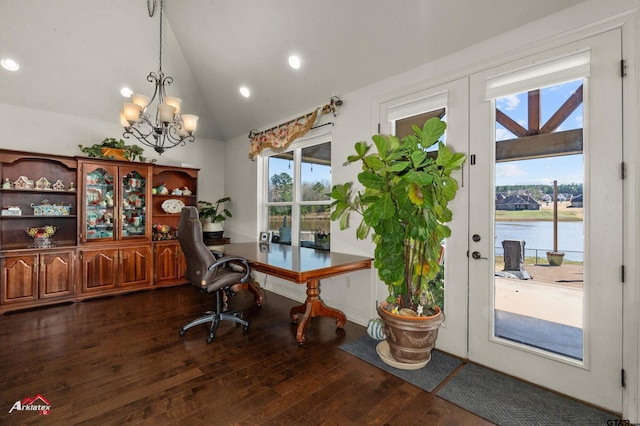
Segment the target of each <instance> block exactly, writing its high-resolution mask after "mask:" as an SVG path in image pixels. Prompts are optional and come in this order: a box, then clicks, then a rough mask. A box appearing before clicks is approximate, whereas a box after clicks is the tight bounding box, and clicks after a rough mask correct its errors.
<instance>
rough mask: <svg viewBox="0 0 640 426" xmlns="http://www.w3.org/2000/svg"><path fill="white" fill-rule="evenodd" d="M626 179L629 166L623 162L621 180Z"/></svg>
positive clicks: (621, 164)
mask: <svg viewBox="0 0 640 426" xmlns="http://www.w3.org/2000/svg"><path fill="white" fill-rule="evenodd" d="M626 177H627V165H626V164H625V162H624V161H623V162H622V163H620V178H621V179H622V180H625V179H626Z"/></svg>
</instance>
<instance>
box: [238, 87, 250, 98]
mask: <svg viewBox="0 0 640 426" xmlns="http://www.w3.org/2000/svg"><path fill="white" fill-rule="evenodd" d="M240 94H241V95H242V96H244V97H245V98H248V97H249V96H251V90H249V88H248V87H247V86H242V87H241V88H240Z"/></svg>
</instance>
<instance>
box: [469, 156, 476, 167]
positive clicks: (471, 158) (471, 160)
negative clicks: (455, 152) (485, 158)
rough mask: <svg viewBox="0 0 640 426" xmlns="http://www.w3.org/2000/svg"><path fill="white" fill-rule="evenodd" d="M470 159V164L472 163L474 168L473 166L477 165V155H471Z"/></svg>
mask: <svg viewBox="0 0 640 426" xmlns="http://www.w3.org/2000/svg"><path fill="white" fill-rule="evenodd" d="M469 158H470V163H471V165H472V166H473V165H475V164H476V155H475V154H471V155H470V156H469Z"/></svg>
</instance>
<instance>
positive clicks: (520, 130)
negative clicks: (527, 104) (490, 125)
mask: <svg viewBox="0 0 640 426" xmlns="http://www.w3.org/2000/svg"><path fill="white" fill-rule="evenodd" d="M496 121H497V122H498V123H500V124H502V125H503V126H504V128H505V129H507V130H508V131H510V132H511V133H513V134H514V135H516V136H517V137H519V138H521V137H524V136H528V135H529V132H528V131H527V129H525V128H524V127H522V126H521V125H519V124H518V123H516V122H515V121H514V120H513V119H512V118H511V117H509V116H508V115H507V114H505V113H504V112H502V111H500V110H499V109H497V108H496Z"/></svg>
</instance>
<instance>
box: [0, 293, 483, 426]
mask: <svg viewBox="0 0 640 426" xmlns="http://www.w3.org/2000/svg"><path fill="white" fill-rule="evenodd" d="M212 304H213V296H211V295H202V294H200V293H198V292H197V291H196V290H195V289H193V288H192V287H191V286H188V285H187V286H181V287H174V288H167V289H159V290H156V291H150V292H139V293H133V294H128V295H122V296H116V297H108V298H102V299H95V300H90V301H85V302H80V303H75V304H67V305H59V306H52V307H48V308H42V309H36V310H30V311H23V312H16V313H9V314H6V315H2V316H0V381H1V388H0V424H6V425H18V424H37V423H41V424H55V425H70V424H86V425H105V424H123V423H134V424H149V425H154V426H155V425H164V424H174V425H199V424H208V425H230V424H238V425H243V424H244V425H259V424H281V425H290V424H304V425H317V424H326V425H352V424H353V425H415V424H423V425H441V424H442V425H445V424H446V425H483V424H490V423H488V422H486V421H484V420H483V419H481V418H479V417H477V416H475V415H473V414H471V413H468V412H466V411H464V410H462V409H460V408H457V407H456V406H454V405H452V404H450V403H448V402H447V401H445V400H443V399H441V398H439V397H437V396H436V395H435V393H428V392H425V391H423V390H421V389H419V388H417V387H415V386H413V385H410V384H408V383H406V382H404V381H403V380H401V379H399V378H397V377H395V376H393V375H391V374H388V373H386V372H384V371H382V370H380V369H378V368H376V367H374V366H372V365H370V364H368V363H366V362H364V361H361V360H359V359H358V358H355V357H353V356H351V355H349V354H347V353H346V352H344V351H342V350H340V349H338V347H339V346H340V345H341V344H343V343H345V342H347V341H350V340H353V339H356V338H358V337H360V336H362V335H363V334H364V333H366V330H365V328H364V327H362V326H359V325H356V324H353V323H351V322H347V324H346V326H345V328H344V331H336V329H335V322H334V320H333V319H330V318H315V319H313V320H312V321H311V324H310V326H309V328H308V330H307V337H308V342H307V343H306V344H305V345H304V346H302V347H299V346H298V344H297V343H296V341H295V327H294V326H292V325H291V324H290V320H289V315H288V313H289V309H290V308H291V307H293V306H294V305H296V304H297V303H296V302H294V301H292V300H290V299H287V298H284V297H281V296H278V295H276V294H273V293H268V292H267V293H266V298H265V302H264V305H263V306H262V307H260V308H259V307H255V306H254V305H253V300H252V297H251V295H250V294H249V293H248V292H246V291H243V292H240V293H238V294H237V295H236V296H235V297H233V298H232V299H231V306H232V307H235V308H237V309H240V310H242V311H243V313H244V317H245V318H246V319H248V320H249V321H250V323H251V325H250V328H249V331H248V333H247V334H243V333H242V329H241V328H240V327H236V326H235V325H234V324H231V323H228V322H223V323H221V325H220V327H219V329H218V334H217V336H216V339H215V340H214V342H213V343H212V344H210V345H208V344H207V343H206V341H205V339H206V336H207V328H206V326H204V325H202V326H197V327H194V328H192V329H190V330H189V331H188V332H187V335H186V336H185V337H184V338H181V337H180V336H179V335H178V331H179V329H180V327H181V326H182V325H183V324H186V323H187V322H189V321H190V320H191V319H193V318H195V317H196V316H197V315H199V314H200V313H201V312H204V311H205V310H207V309H208V308H209V307H210V306H212ZM38 394H40V395H42V396H43V397H44V398H46V399H47V400H48V401H49V402H50V403H51V413H50V414H49V415H47V416H41V415H38V413H37V412H25V411H14V412H13V413H11V414H10V413H9V410H10V409H11V408H12V406H13V405H14V403H15V402H16V401H18V400H23V399H24V398H26V397H34V396H36V395H38Z"/></svg>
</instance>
